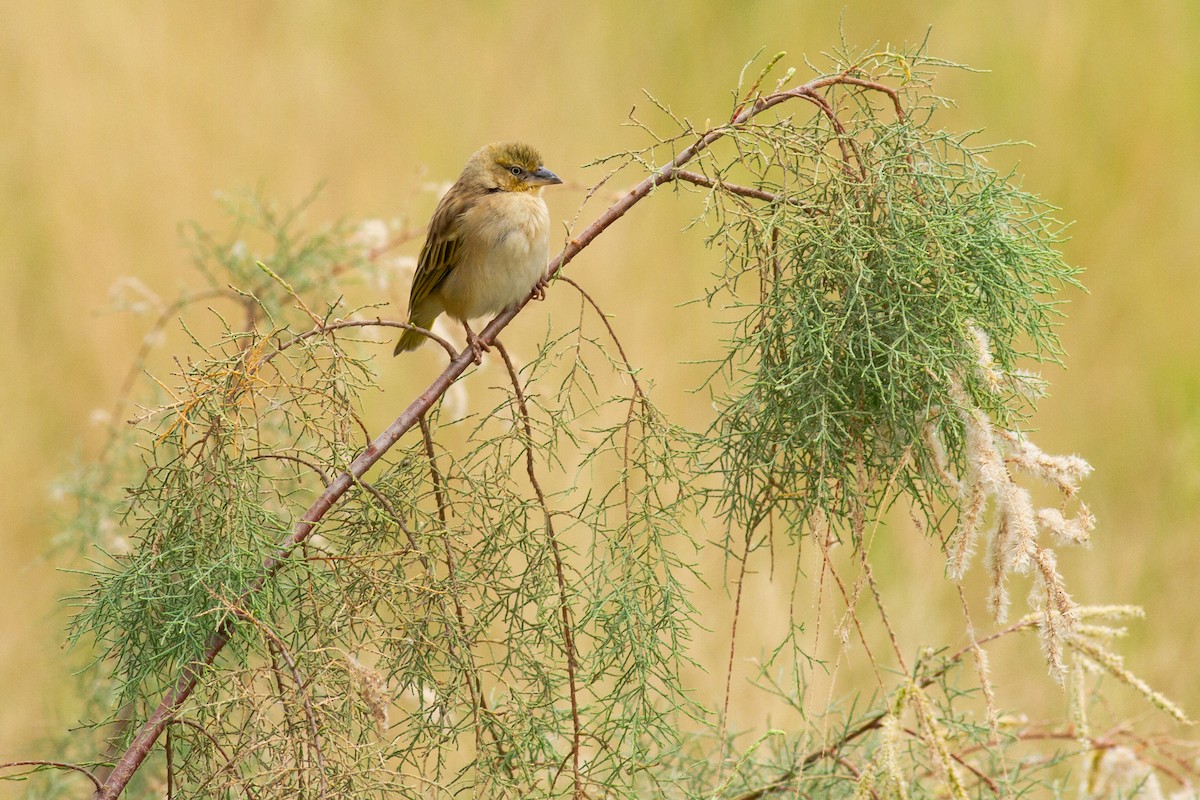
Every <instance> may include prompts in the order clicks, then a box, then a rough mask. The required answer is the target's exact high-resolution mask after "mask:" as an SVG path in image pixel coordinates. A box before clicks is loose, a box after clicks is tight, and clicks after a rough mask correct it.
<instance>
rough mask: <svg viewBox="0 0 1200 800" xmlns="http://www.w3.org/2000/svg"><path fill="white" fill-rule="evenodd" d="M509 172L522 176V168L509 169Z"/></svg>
mask: <svg viewBox="0 0 1200 800" xmlns="http://www.w3.org/2000/svg"><path fill="white" fill-rule="evenodd" d="M508 171H509V172H511V173H512V174H513V175H520V174H521V168H520V167H509V168H508Z"/></svg>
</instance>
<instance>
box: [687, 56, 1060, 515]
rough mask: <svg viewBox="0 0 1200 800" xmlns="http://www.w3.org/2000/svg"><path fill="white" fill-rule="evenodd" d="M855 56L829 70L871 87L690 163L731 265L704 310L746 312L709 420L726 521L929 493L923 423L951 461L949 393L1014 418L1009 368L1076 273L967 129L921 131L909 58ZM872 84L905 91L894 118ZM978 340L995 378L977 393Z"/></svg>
mask: <svg viewBox="0 0 1200 800" xmlns="http://www.w3.org/2000/svg"><path fill="white" fill-rule="evenodd" d="M863 60H864V59H863V58H858V59H846V60H845V61H843V62H842V63H839V64H835V68H834V69H833V70H831V72H830V74H834V75H845V76H847V77H850V78H852V79H858V80H861V81H870V82H871V83H872V84H873V85H872V86H863V85H858V84H847V85H841V86H836V87H834V88H833V89H831V90H830V92H829V93H828V94H826V95H822V96H821V97H820V98H819V100H818V101H815V102H816V105H817V107H818V110H817V111H816V112H815V113H813V114H812V115H811V116H810V117H809V118H808V119H807V121H805V122H804V123H803V124H800V123H798V122H797V121H796V119H795V118H794V117H793V116H790V115H789V116H786V117H782V118H780V119H778V120H777V121H774V122H758V123H757V124H755V125H748V126H745V127H743V128H738V129H736V130H734V131H731V132H730V135H729V139H730V141H729V142H728V144H727V145H726V146H724V147H722V148H721V149H720V150H719V151H716V152H713V153H712V154H711V155H710V157H709V158H708V159H706V160H704V162H703V165H704V170H705V173H706V174H707V176H708V177H709V178H710V179H711V181H712V182H713V183H714V187H713V188H712V189H711V190H710V191H711V194H712V199H711V200H710V202H709V203H708V204H707V213H708V214H709V215H710V216H711V217H712V218H713V219H714V220H715V223H716V224H717V226H718V231H717V233H716V234H714V235H713V236H712V237H710V240H709V241H710V242H712V243H714V244H716V245H719V246H721V247H722V248H723V249H724V251H725V259H724V262H725V266H726V269H725V272H724V274H723V275H721V276H720V282H719V283H718V284H717V285H716V286H715V287H714V288H713V289H712V290H711V291H710V293H709V297H708V299H709V301H710V302H713V301H714V300H716V299H717V298H718V296H720V295H727V296H728V297H729V300H730V302H731V303H732V304H733V305H734V306H735V307H736V308H737V309H739V310H741V311H742V317H741V319H740V321H739V322H737V323H736V324H735V325H734V326H733V328H732V330H731V331H730V334H729V336H728V351H727V355H726V356H725V359H724V362H723V364H722V367H723V371H722V372H723V374H724V376H726V378H727V379H728V388H727V389H716V391H718V392H719V394H720V397H719V399H718V402H719V405H720V408H721V413H720V416H719V418H718V420H717V421H716V423H715V424H714V427H713V434H714V442H713V445H714V447H715V448H716V450H717V451H718V452H719V453H720V456H719V460H718V464H719V469H720V470H721V471H722V473H723V475H724V478H725V484H724V488H723V489H722V490H721V503H722V506H723V509H724V511H725V513H727V514H728V515H729V516H730V518H732V519H733V520H736V522H737V524H738V525H739V526H749V527H751V528H752V527H754V526H755V525H756V524H758V523H759V522H761V521H762V520H764V519H766V518H767V517H769V516H770V515H772V514H773V513H776V512H780V513H783V514H784V515H785V516H787V517H788V518H789V519H791V520H793V521H794V522H803V521H805V520H806V519H807V518H808V517H809V516H810V515H811V514H813V513H815V512H820V513H822V514H824V515H826V516H827V517H830V518H845V517H848V516H849V515H850V514H852V513H855V514H862V513H863V512H864V511H866V512H870V511H871V510H877V509H878V508H879V507H880V506H881V505H885V504H886V503H887V502H889V498H894V497H895V493H894V491H893V490H895V489H897V488H902V489H904V490H906V492H907V493H908V494H909V495H910V496H911V497H912V498H913V499H914V500H916V501H917V502H918V503H921V504H926V503H927V502H928V496H927V494H925V493H924V492H922V491H921V488H920V487H921V486H922V485H926V486H928V485H932V488H933V489H934V491H938V489H939V483H940V481H938V480H936V479H935V480H933V481H931V482H927V481H926V479H928V478H929V477H930V476H936V475H937V469H936V467H937V465H936V464H935V463H934V459H933V454H931V453H930V452H929V450H928V448H927V447H926V446H925V445H924V442H925V440H926V437H925V435H924V428H925V426H926V425H927V424H928V423H929V422H930V421H935V423H936V425H937V426H938V427H939V429H940V434H941V436H942V437H943V439H944V440H945V441H946V443H947V447H948V450H949V454H950V458H951V461H952V462H953V465H957V466H962V464H963V451H962V446H963V439H964V437H963V431H962V426H961V424H960V422H959V421H958V417H957V414H956V413H954V412H956V411H957V410H959V409H961V408H962V406H963V394H962V393H961V392H959V388H961V389H962V390H964V391H965V397H966V398H968V399H969V401H970V403H971V404H972V405H973V406H975V407H978V408H981V409H983V410H984V411H986V412H988V413H990V414H993V415H995V416H996V418H997V419H998V421H1000V422H1001V423H1002V424H1007V423H1011V422H1012V421H1013V418H1014V415H1019V414H1020V413H1021V409H1022V405H1023V403H1024V400H1023V398H1022V397H1021V395H1020V389H1021V387H1020V385H1019V384H1020V382H1021V381H1020V373H1019V364H1020V363H1021V360H1022V359H1024V358H1027V357H1034V358H1038V359H1044V358H1056V357H1057V356H1058V355H1059V350H1058V345H1057V339H1056V337H1055V333H1054V328H1053V325H1054V320H1055V318H1056V316H1057V310H1056V305H1057V303H1058V302H1060V301H1059V300H1058V293H1059V291H1060V290H1061V288H1062V287H1063V286H1064V285H1067V284H1071V285H1074V281H1073V276H1074V275H1075V274H1076V272H1077V270H1075V269H1074V268H1072V267H1070V266H1068V265H1067V264H1066V263H1064V261H1063V259H1062V256H1061V254H1060V253H1059V252H1058V251H1057V250H1056V249H1055V248H1054V245H1055V244H1056V243H1058V242H1059V241H1060V240H1061V235H1062V225H1060V224H1059V223H1057V222H1055V221H1054V220H1053V219H1052V218H1051V217H1050V216H1049V213H1050V212H1051V211H1052V209H1051V208H1049V207H1048V206H1047V205H1046V204H1045V203H1043V202H1042V201H1040V200H1039V199H1038V198H1036V197H1034V196H1033V195H1030V194H1029V193H1027V192H1023V191H1021V190H1020V189H1019V188H1018V187H1017V186H1015V185H1014V183H1013V180H1012V176H1003V175H999V174H997V173H996V172H995V171H994V170H992V169H990V168H989V167H988V166H987V165H986V163H985V160H984V153H985V152H986V150H984V149H979V148H972V147H970V146H969V145H968V144H967V140H968V137H963V136H956V135H953V134H949V133H946V132H944V131H941V130H938V129H936V128H935V127H933V126H932V124H931V120H930V117H931V115H932V113H933V109H934V107H935V105H936V104H937V102H938V101H937V98H934V97H931V96H929V95H928V94H927V93H926V87H927V84H928V81H929V79H930V75H929V73H928V72H927V70H928V68H929V62H928V61H927V60H923V59H922V58H921V56H920V54H919V53H918V54H912V55H909V56H907V57H904V56H894V57H892V58H889V59H882V58H881V59H878V60H879V61H881V62H882V63H883V68H882V69H877V70H875V71H873V72H869V71H868V70H867V68H866V67H865V66H853V65H854V64H862V63H863ZM866 60H867V61H874V60H876V59H872V58H871V57H866ZM878 81H885V82H891V81H895V82H896V83H898V84H899V85H900V86H901V87H902V89H901V90H900V91H899V92H898V94H897V95H896V102H898V103H901V107H902V108H903V111H901V112H898V111H897V110H896V109H894V108H893V107H892V105H893V104H892V102H891V97H890V96H889V95H888V94H887V93H886V92H884V91H880V90H879V89H878V88H876V87H878V86H881V85H882V84H879V83H876V82H878ZM760 119H761V117H760ZM730 183H736V184H739V185H741V184H748V185H749V187H751V188H753V189H755V190H758V191H759V192H765V193H768V194H769V195H771V196H773V197H774V199H773V200H771V201H769V202H766V203H763V202H761V201H758V200H752V199H747V198H746V197H745V196H744V195H742V194H738V193H735V192H734V191H731V190H730V188H729V184H730ZM976 331H979V332H982V333H983V334H984V335H986V337H987V338H988V339H989V340H990V345H991V356H992V357H994V359H995V364H994V366H995V368H996V369H998V370H999V371H1000V372H1001V373H1002V374H1005V375H1007V376H1010V377H1012V378H1014V379H1015V380H1013V381H1012V382H1010V383H1008V385H1006V386H1004V387H995V386H991V385H986V382H984V378H983V377H982V373H981V371H980V370H979V369H978V368H977V367H978V361H979V358H980V347H979V345H978V343H977V340H976V336H975V332H976ZM997 388H1001V389H1002V391H997ZM929 510H930V511H932V509H929ZM868 516H869V513H868Z"/></svg>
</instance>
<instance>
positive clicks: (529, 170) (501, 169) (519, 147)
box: [463, 142, 562, 192]
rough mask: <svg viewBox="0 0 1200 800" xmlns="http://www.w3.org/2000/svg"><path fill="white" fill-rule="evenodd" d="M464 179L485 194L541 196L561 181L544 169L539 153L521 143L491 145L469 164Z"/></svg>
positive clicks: (464, 171) (472, 157) (476, 155)
mask: <svg viewBox="0 0 1200 800" xmlns="http://www.w3.org/2000/svg"><path fill="white" fill-rule="evenodd" d="M463 177H464V178H469V179H471V181H472V182H477V183H478V184H479V186H480V188H482V189H484V190H485V191H502V192H530V191H532V192H540V191H541V188H542V187H543V186H551V185H553V184H556V183H562V180H561V179H560V178H559V177H558V176H557V175H555V174H554V173H553V172H551V171H550V170H548V169H546V168H545V167H543V166H542V157H541V156H540V155H538V151H537V150H534V149H533V148H532V147H530V146H529V145H527V144H523V143H521V142H502V143H500V144H489V145H488V146H487V147H485V148H483V149H482V150H480V151H479V152H478V153H476V154H475V155H473V156H471V160H470V161H469V162H467V167H466V169H465V170H463Z"/></svg>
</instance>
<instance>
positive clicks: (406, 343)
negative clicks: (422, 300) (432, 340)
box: [392, 311, 440, 356]
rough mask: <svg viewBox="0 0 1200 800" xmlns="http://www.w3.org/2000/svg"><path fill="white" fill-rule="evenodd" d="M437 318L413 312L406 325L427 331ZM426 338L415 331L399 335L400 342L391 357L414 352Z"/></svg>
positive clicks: (434, 315)
mask: <svg viewBox="0 0 1200 800" xmlns="http://www.w3.org/2000/svg"><path fill="white" fill-rule="evenodd" d="M439 313H440V312H439ZM437 317H438V315H437V314H432V315H430V314H422V313H418V312H417V311H414V312H413V313H412V315H410V316H409V318H408V324H409V325H416V326H417V327H418V328H425V329H426V330H428V329H429V328H430V327H431V326H432V325H433V321H434V320H435V319H437ZM427 338H429V337H427V336H425V335H424V334H423V333H418V332H417V331H405V332H404V333H403V334H401V336H400V341H398V342H396V349H395V350H393V351H392V355H393V356H398V355H400V354H401V353H404V352H407V351H409V350H416V349H417V348H418V347H420V346H421V345H422V344H423V343H424V342H425V340H426V339H427Z"/></svg>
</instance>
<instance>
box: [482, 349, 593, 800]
mask: <svg viewBox="0 0 1200 800" xmlns="http://www.w3.org/2000/svg"><path fill="white" fill-rule="evenodd" d="M494 345H495V347H496V349H497V350H498V351H499V352H500V357H501V358H502V359H503V360H504V366H505V367H507V368H508V377H509V378H510V379H511V380H512V387H513V392H514V393H515V394H516V398H517V410H518V411H519V412H520V415H521V426H522V427H523V428H524V430H525V470H526V472H527V473H528V474H529V483H530V484H531V485H532V486H533V491H534V494H536V495H537V499H538V503H539V504H540V505H541V507H542V514H543V515H544V516H545V522H546V541H547V543H548V544H549V545H550V552H551V554H552V555H553V556H554V572H555V577H556V579H557V580H558V604H559V605H558V607H559V612H560V615H561V617H562V630H563V649H564V651H565V652H566V655H567V687H568V691H569V694H570V700H571V775H572V778H573V780H574V787H575V794H574V796H575V798H580V797H583V796H584V792H583V781H582V779H581V778H580V775H579V761H580V744H581V738H582V735H583V729H582V727H581V725H580V722H579V698H578V684H577V680H576V672H577V670H578V664H577V663H576V653H575V634H574V633H573V630H572V623H571V607H570V604H569V603H568V602H567V577H566V571H565V570H564V569H563V559H562V552H561V551H560V549H559V546H558V534H557V533H555V531H554V517H553V515H551V513H550V505H549V503H547V502H546V494H545V493H544V492H543V491H542V485H541V484H540V483H539V482H538V479H537V473H536V471H535V470H534V463H533V428H532V427H531V426H530V424H529V408H528V407H527V406H526V405H525V392H524V391H522V389H521V378H520V376H519V375H517V369H516V367H514V366H513V362H512V359H511V358H509V356H508V351H507V350H506V349H504V345H502V344H500V343H499V342H494ZM551 788H553V787H551Z"/></svg>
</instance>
